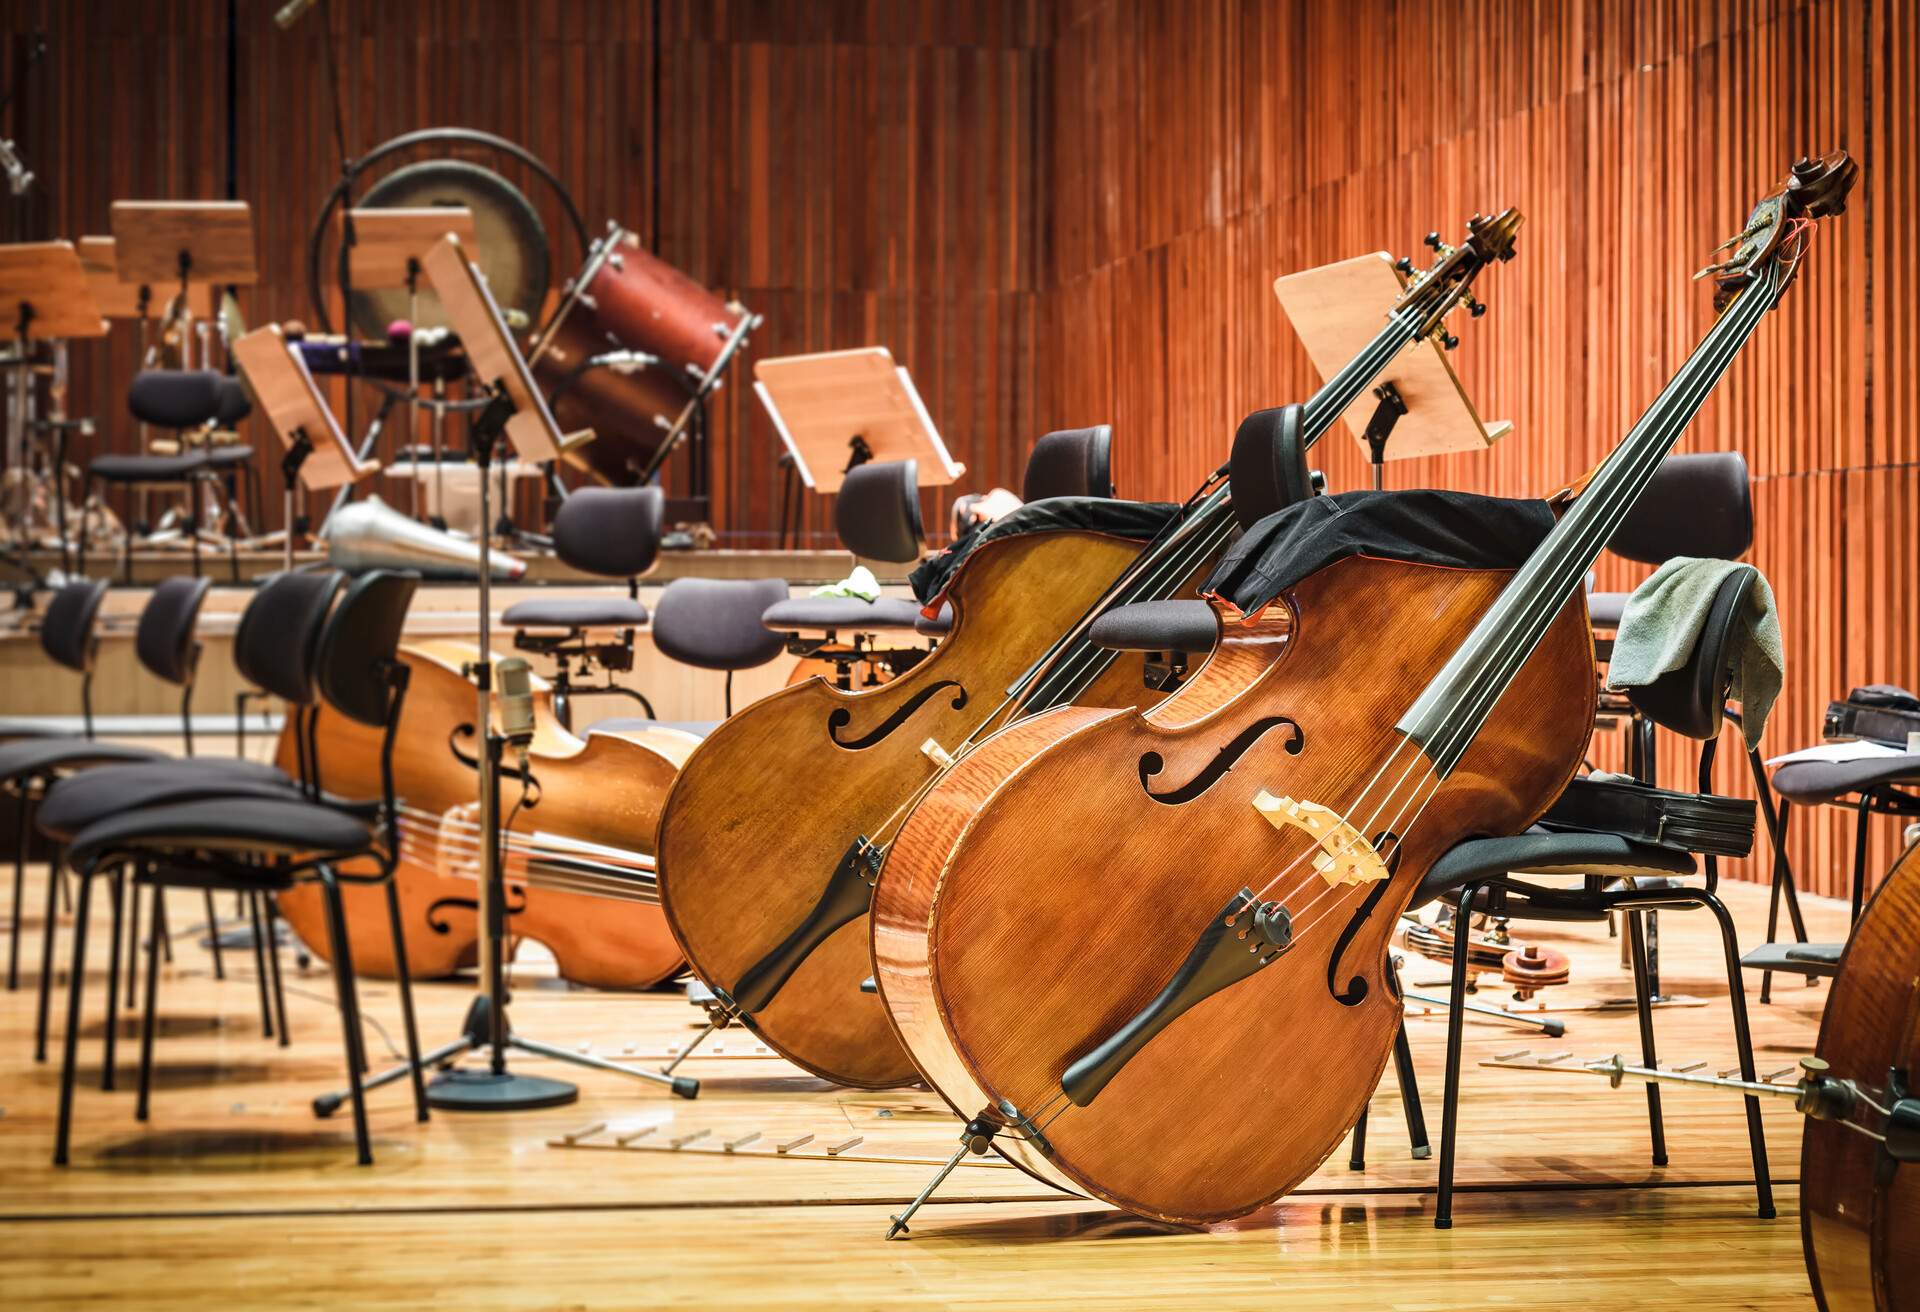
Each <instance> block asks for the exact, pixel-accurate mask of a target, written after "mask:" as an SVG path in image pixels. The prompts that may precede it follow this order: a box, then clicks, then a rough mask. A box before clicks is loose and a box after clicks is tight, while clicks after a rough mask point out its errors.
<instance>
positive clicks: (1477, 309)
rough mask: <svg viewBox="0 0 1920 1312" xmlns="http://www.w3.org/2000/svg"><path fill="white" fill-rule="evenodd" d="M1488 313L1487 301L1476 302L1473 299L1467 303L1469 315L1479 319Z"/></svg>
mask: <svg viewBox="0 0 1920 1312" xmlns="http://www.w3.org/2000/svg"><path fill="white" fill-rule="evenodd" d="M1486 312H1487V305H1486V302H1485V301H1476V300H1473V299H1471V298H1469V299H1468V301H1467V313H1468V314H1470V315H1472V316H1473V317H1474V318H1476V319H1478V318H1479V317H1480V316H1481V315H1483V314H1485V313H1486Z"/></svg>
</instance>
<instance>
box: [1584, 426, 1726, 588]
mask: <svg viewBox="0 0 1920 1312" xmlns="http://www.w3.org/2000/svg"><path fill="white" fill-rule="evenodd" d="M1752 545H1753V485H1752V482H1751V481H1750V480H1749V479H1748V477H1747V458H1746V457H1745V456H1743V455H1741V454H1740V453H1739V452H1738V451H1707V452H1701V453H1699V454H1695V455H1682V456H1668V457H1667V458H1666V459H1665V460H1664V461H1662V462H1661V464H1660V468H1658V469H1656V470H1655V471H1654V472H1653V478H1652V480H1651V481H1649V482H1648V484H1647V490H1646V491H1645V492H1644V493H1642V494H1641V496H1640V499H1639V500H1638V501H1636V502H1635V503H1634V506H1633V509H1632V510H1630V511H1629V512H1628V513H1627V517H1626V519H1624V520H1623V521H1621V524H1620V527H1619V528H1617V529H1615V530H1614V533H1613V537H1612V539H1611V540H1610V541H1608V543H1607V549H1608V550H1610V551H1612V552H1613V553H1614V554H1615V555H1619V556H1625V557H1626V558H1627V559H1628V560H1638V561H1641V562H1643V563H1645V564H1648V565H1663V564H1665V563H1666V562H1667V561H1669V560H1672V559H1673V558H1674V557H1675V556H1706V557H1710V558H1712V559H1714V560H1733V559H1735V558H1737V557H1739V556H1741V555H1744V554H1745V553H1746V550H1747V548H1748V547H1750V546H1752Z"/></svg>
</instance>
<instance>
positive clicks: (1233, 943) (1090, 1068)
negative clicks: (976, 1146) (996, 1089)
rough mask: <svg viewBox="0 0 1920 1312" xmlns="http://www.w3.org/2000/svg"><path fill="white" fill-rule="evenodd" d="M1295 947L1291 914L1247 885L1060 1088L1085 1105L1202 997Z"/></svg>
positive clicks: (1065, 1077) (1073, 1068) (1070, 1069)
mask: <svg viewBox="0 0 1920 1312" xmlns="http://www.w3.org/2000/svg"><path fill="white" fill-rule="evenodd" d="M1292 946H1293V916H1292V914H1291V913H1289V912H1288V910H1287V909H1286V908H1285V907H1284V906H1281V905H1280V904H1279V903H1277V902H1258V903H1256V902H1255V900H1254V896H1253V890H1252V889H1249V888H1243V889H1241V890H1240V891H1239V892H1238V893H1235V894H1234V895H1233V896H1232V897H1231V898H1229V899H1228V901H1227V905H1226V906H1225V907H1224V908H1222V909H1221V911H1220V913H1219V914H1218V915H1216V916H1214V917H1213V918H1212V919H1211V920H1210V921H1208V922H1207V927H1206V928H1205V929H1203V930H1201V931H1200V937H1199V938H1198V939H1196V940H1195V941H1194V944H1193V948H1192V949H1191V950H1190V951H1189V952H1188V953H1187V958H1186V960H1185V961H1183V962H1181V963H1180V968H1179V969H1178V970H1176V971H1174V973H1173V978H1171V979H1169V980H1168V981H1167V984H1166V987H1165V988H1163V989H1161V990H1160V993H1159V996H1157V997H1155V998H1154V1000H1153V1001H1152V1002H1149V1003H1148V1004H1147V1005H1146V1006H1145V1007H1143V1008H1142V1009H1141V1010H1140V1011H1139V1013H1138V1014H1136V1015H1135V1016H1134V1017H1133V1018H1132V1019H1131V1020H1129V1021H1127V1022H1126V1024H1124V1025H1122V1026H1121V1027H1120V1028H1119V1029H1117V1030H1115V1031H1114V1032H1113V1033H1112V1034H1110V1035H1109V1036H1107V1038H1105V1039H1103V1040H1102V1041H1101V1042H1100V1043H1099V1044H1097V1045H1096V1046H1095V1047H1094V1049H1093V1050H1092V1051H1091V1052H1089V1053H1087V1054H1086V1055H1085V1056H1084V1057H1081V1058H1080V1059H1079V1060H1077V1061H1075V1062H1074V1063H1073V1064H1072V1065H1071V1066H1069V1067H1067V1072H1066V1074H1065V1075H1063V1076H1061V1077H1060V1087H1061V1089H1062V1090H1064V1091H1065V1093H1066V1095H1067V1097H1068V1098H1070V1099H1072V1100H1073V1102H1074V1103H1075V1104H1076V1105H1077V1106H1081V1107H1085V1106H1086V1105H1087V1104H1088V1103H1090V1102H1092V1101H1093V1100H1094V1099H1095V1098H1096V1097H1098V1096H1099V1094H1100V1091H1101V1090H1102V1089H1104V1088H1106V1087H1107V1084H1108V1082H1109V1081H1111V1080H1112V1079H1113V1077H1114V1076H1116V1075H1118V1074H1119V1073H1120V1070H1121V1068H1122V1067H1123V1066H1125V1065H1126V1064H1127V1063H1128V1062H1129V1061H1131V1060H1132V1059H1133V1056H1134V1054H1135V1053H1137V1052H1139V1051H1140V1049H1142V1048H1144V1047H1146V1045H1147V1044H1148V1043H1149V1042H1151V1041H1152V1039H1153V1037H1154V1035H1156V1034H1158V1033H1159V1032H1160V1031H1161V1030H1163V1029H1165V1028H1166V1027H1167V1026H1168V1025H1169V1024H1171V1023H1172V1022H1173V1020H1174V1019H1175V1018H1176V1017H1178V1016H1180V1015H1181V1014H1182V1013H1184V1012H1186V1011H1187V1010H1188V1009H1190V1008H1191V1007H1193V1006H1194V1005H1195V1004H1196V1003H1198V1002H1200V1001H1202V1000H1203V999H1206V998H1209V997H1212V996H1213V995H1214V994H1216V993H1218V992H1219V991H1220V990H1222V989H1224V988H1230V987H1231V986H1233V985H1235V984H1238V983H1239V982H1240V981H1242V980H1244V979H1247V978H1250V977H1251V976H1253V975H1254V974H1256V973H1258V972H1259V971H1260V970H1261V969H1263V968H1264V967H1266V966H1269V965H1271V964H1272V963H1273V962H1274V961H1276V960H1278V959H1279V957H1280V955H1281V954H1282V953H1284V952H1285V951H1286V950H1287V949H1288V948H1290V947H1292Z"/></svg>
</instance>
